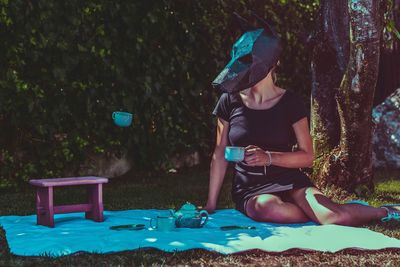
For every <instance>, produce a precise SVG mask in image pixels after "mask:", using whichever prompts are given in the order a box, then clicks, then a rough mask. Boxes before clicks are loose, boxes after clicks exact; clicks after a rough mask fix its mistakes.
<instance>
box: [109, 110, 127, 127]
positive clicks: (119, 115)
mask: <svg viewBox="0 0 400 267" xmlns="http://www.w3.org/2000/svg"><path fill="white" fill-rule="evenodd" d="M112 118H113V120H114V123H115V124H116V125H118V126H119V127H128V126H129V125H131V123H132V114H131V113H129V112H122V111H115V112H113V113H112Z"/></svg>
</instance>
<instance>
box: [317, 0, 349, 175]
mask: <svg viewBox="0 0 400 267" xmlns="http://www.w3.org/2000/svg"><path fill="white" fill-rule="evenodd" d="M347 1H348V0H338V1H330V0H325V1H321V4H320V13H319V23H318V24H319V26H320V28H319V29H318V30H317V33H316V34H315V36H314V38H313V39H314V40H313V41H312V44H315V45H314V49H313V54H312V59H311V75H312V85H311V123H310V124H311V127H310V128H311V135H312V136H313V146H314V154H315V156H316V161H315V165H314V167H316V168H317V169H318V167H319V164H318V163H319V161H318V159H320V158H323V157H324V155H327V154H329V153H330V151H331V150H332V149H333V148H334V147H335V146H337V144H338V143H339V138H340V132H339V131H338V129H339V127H340V125H339V114H338V112H337V106H336V101H335V98H334V96H335V94H336V91H337V90H338V88H339V85H340V81H341V80H342V78H343V74H344V72H345V70H346V67H347V62H348V58H349V37H348V36H349V34H348V27H349V17H348V8H347Z"/></svg>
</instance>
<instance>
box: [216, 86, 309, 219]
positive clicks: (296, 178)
mask: <svg viewBox="0 0 400 267" xmlns="http://www.w3.org/2000/svg"><path fill="white" fill-rule="evenodd" d="M213 115H216V116H218V117H220V118H221V119H223V120H225V121H227V122H229V132H228V141H229V145H231V146H242V147H246V146H248V145H256V146H258V147H260V148H261V149H263V150H269V151H281V152H292V148H293V146H294V145H295V144H296V143H297V140H296V135H295V133H294V130H293V127H292V124H293V123H295V122H297V121H298V120H300V119H302V118H304V117H308V112H307V110H306V108H305V106H304V103H303V101H302V99H301V97H300V96H299V95H298V94H297V93H295V92H292V91H290V90H286V91H285V93H284V95H283V96H281V98H280V99H279V100H278V102H277V103H275V105H274V106H272V107H271V108H269V109H262V110H256V109H251V108H248V107H247V106H246V105H244V103H243V101H242V98H241V97H240V95H239V93H236V94H228V93H224V94H222V95H221V97H220V99H219V100H218V103H217V105H216V107H215V109H214V111H213ZM310 186H314V185H313V183H312V182H311V181H310V180H309V178H308V176H307V175H306V174H305V173H303V172H302V171H301V170H300V169H299V168H286V167H280V166H275V165H271V166H269V167H267V169H266V172H265V173H264V167H262V166H249V165H247V164H245V163H244V162H237V163H235V166H234V176H233V183H232V198H233V200H234V201H235V204H236V209H238V210H239V211H241V212H243V213H245V205H246V202H247V201H248V199H250V198H251V197H253V196H257V195H260V194H266V193H273V192H281V191H286V190H290V189H293V188H302V187H310Z"/></svg>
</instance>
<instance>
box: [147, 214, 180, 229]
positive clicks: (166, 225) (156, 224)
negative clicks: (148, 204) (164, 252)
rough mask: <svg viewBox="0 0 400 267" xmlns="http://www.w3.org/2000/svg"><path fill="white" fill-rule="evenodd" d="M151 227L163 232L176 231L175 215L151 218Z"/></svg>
mask: <svg viewBox="0 0 400 267" xmlns="http://www.w3.org/2000/svg"><path fill="white" fill-rule="evenodd" d="M150 227H151V228H153V229H156V230H157V231H161V232H169V231H174V230H175V229H176V225H175V217H173V216H157V218H153V219H151V220H150Z"/></svg>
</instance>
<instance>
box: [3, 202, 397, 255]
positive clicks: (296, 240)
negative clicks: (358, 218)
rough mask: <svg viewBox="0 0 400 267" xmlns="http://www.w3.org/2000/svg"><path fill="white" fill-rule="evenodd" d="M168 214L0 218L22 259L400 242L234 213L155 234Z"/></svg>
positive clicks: (326, 248) (351, 230)
mask: <svg viewBox="0 0 400 267" xmlns="http://www.w3.org/2000/svg"><path fill="white" fill-rule="evenodd" d="M168 214H169V211H168V210H124V211H105V212H104V217H105V221H104V222H101V223H98V222H94V221H91V220H86V219H85V218H84V213H70V214H57V215H55V224H56V226H55V228H48V227H45V226H40V225H36V215H30V216H1V217H0V225H1V227H2V228H3V229H4V230H5V232H6V238H7V242H8V244H9V247H10V250H11V253H13V254H16V255H24V256H38V255H50V256H62V255H68V254H72V253H75V252H79V251H86V252H96V253H109V252H117V251H123V250H134V249H139V248H157V249H160V250H163V251H169V252H172V251H183V250H188V249H195V248H199V249H206V250H210V251H216V252H219V253H223V254H230V253H235V252H240V251H246V250H251V249H261V250H264V251H273V252H280V251H285V250H288V249H291V248H300V249H305V250H317V251H327V252H336V251H339V250H342V249H345V248H358V249H382V248H400V240H398V239H395V238H391V237H388V236H385V235H383V234H381V233H377V232H374V231H371V230H368V229H365V228H355V227H346V226H338V225H316V224H314V223H311V222H310V223H305V224H273V223H258V222H255V221H253V220H251V219H249V218H248V217H246V216H244V215H243V214H242V213H240V212H238V211H236V210H233V209H225V210H217V212H216V213H214V214H212V215H211V216H210V218H209V221H208V222H207V224H206V226H205V227H203V228H198V229H189V228H179V229H177V230H175V231H173V232H159V231H157V230H153V229H152V228H150V219H151V218H155V217H156V216H158V215H161V216H162V215H168ZM124 224H145V225H146V228H145V229H143V230H136V231H128V230H124V231H115V230H110V229H109V227H110V226H114V225H124ZM227 225H241V226H255V227H256V229H255V230H230V231H221V229H220V226H227Z"/></svg>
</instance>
